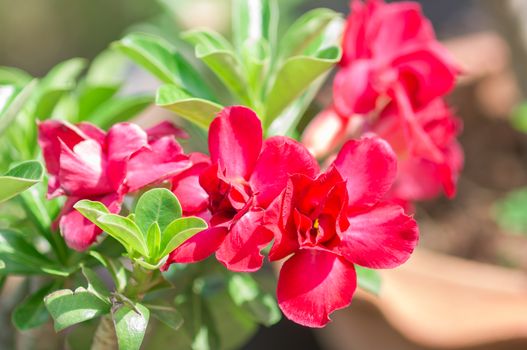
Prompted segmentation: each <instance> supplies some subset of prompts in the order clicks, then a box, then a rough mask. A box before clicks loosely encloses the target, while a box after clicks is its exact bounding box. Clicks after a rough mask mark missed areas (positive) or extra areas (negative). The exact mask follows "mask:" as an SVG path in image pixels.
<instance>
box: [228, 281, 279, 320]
mask: <svg viewBox="0 0 527 350" xmlns="http://www.w3.org/2000/svg"><path fill="white" fill-rule="evenodd" d="M228 289H229V294H230V296H231V298H232V299H233V301H234V303H235V304H236V305H238V306H241V307H243V308H244V309H246V310H247V311H249V313H250V314H251V315H252V316H253V317H254V319H255V320H256V321H257V322H259V323H261V324H264V325H266V326H271V325H273V324H275V323H277V322H278V321H280V319H281V318H282V313H281V312H280V309H279V308H278V305H277V303H276V300H275V299H274V297H273V296H271V295H270V294H266V293H264V292H262V291H261V290H260V287H259V286H258V283H257V282H256V281H255V280H254V279H253V278H252V277H251V276H250V275H248V274H233V275H232V276H231V277H230V278H229V285H228Z"/></svg>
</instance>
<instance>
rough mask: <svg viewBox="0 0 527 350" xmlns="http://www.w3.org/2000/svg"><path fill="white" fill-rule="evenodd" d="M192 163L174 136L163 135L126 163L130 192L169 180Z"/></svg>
mask: <svg viewBox="0 0 527 350" xmlns="http://www.w3.org/2000/svg"><path fill="white" fill-rule="evenodd" d="M191 165H192V163H191V162H190V161H189V160H188V156H186V155H184V154H183V149H182V148H181V146H180V145H179V143H178V142H177V141H176V140H175V139H174V137H172V136H165V137H162V138H160V139H158V140H156V141H154V142H152V143H151V144H150V147H149V148H143V149H141V150H139V151H138V152H137V153H135V154H134V155H132V156H131V157H130V160H128V162H127V164H126V183H127V186H128V191H129V192H135V191H137V190H139V189H140V188H142V187H145V186H148V185H151V184H154V183H157V182H161V181H164V180H167V179H169V178H171V177H174V176H176V175H177V174H179V173H181V172H182V171H185V170H186V169H188V168H190V166H191Z"/></svg>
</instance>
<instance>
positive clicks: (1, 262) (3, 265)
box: [0, 260, 5, 270]
mask: <svg viewBox="0 0 527 350" xmlns="http://www.w3.org/2000/svg"><path fill="white" fill-rule="evenodd" d="M3 269H5V262H4V261H3V260H0V270H3Z"/></svg>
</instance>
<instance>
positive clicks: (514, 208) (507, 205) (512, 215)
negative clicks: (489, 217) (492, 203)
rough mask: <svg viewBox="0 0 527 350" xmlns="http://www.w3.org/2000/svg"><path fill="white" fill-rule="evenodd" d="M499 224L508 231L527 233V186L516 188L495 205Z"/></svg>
mask: <svg viewBox="0 0 527 350" xmlns="http://www.w3.org/2000/svg"><path fill="white" fill-rule="evenodd" d="M495 216H496V220H497V222H498V224H499V225H500V226H501V227H502V228H503V229H504V230H506V231H507V232H510V233H516V234H522V235H526V234H527V188H523V189H520V190H516V191H514V192H512V193H510V194H509V195H508V196H507V197H505V199H503V200H502V201H500V202H499V203H498V204H497V205H496V207H495Z"/></svg>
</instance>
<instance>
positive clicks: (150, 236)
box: [146, 221, 161, 257]
mask: <svg viewBox="0 0 527 350" xmlns="http://www.w3.org/2000/svg"><path fill="white" fill-rule="evenodd" d="M146 244H147V245H148V253H149V256H150V257H156V256H157V255H158V253H159V249H160V247H161V229H160V228H159V224H158V223H157V221H156V222H153V223H152V225H150V228H149V229H148V233H147V234H146Z"/></svg>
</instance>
